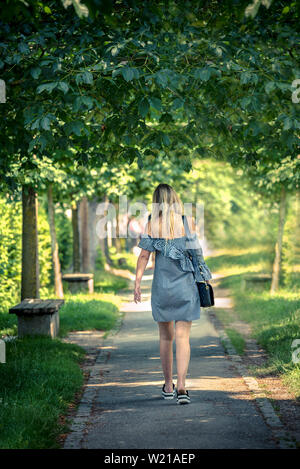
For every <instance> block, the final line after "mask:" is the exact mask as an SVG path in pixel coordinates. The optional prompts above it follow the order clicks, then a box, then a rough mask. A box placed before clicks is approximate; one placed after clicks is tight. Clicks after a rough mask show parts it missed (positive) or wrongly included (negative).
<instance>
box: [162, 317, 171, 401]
mask: <svg viewBox="0 0 300 469" xmlns="http://www.w3.org/2000/svg"><path fill="white" fill-rule="evenodd" d="M158 327H159V351H160V360H161V365H162V369H163V372H164V377H165V391H166V392H172V391H173V340H174V322H173V321H168V322H158Z"/></svg>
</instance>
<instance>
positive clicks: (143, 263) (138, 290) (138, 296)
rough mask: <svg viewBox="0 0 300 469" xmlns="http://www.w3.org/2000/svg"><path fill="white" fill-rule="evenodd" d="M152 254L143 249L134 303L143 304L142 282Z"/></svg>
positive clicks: (137, 270) (138, 263) (139, 261)
mask: <svg viewBox="0 0 300 469" xmlns="http://www.w3.org/2000/svg"><path fill="white" fill-rule="evenodd" d="M150 254H151V252H150V251H146V249H142V250H141V252H140V255H139V257H138V260H137V266H136V274H135V283H134V302H135V303H138V302H141V280H142V277H143V274H144V272H145V269H146V267H147V264H148V261H149V257H150Z"/></svg>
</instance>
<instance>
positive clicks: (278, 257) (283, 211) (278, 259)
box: [271, 186, 286, 294]
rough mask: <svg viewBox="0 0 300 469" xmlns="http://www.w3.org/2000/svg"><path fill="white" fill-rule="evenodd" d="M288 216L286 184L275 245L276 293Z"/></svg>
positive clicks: (274, 282) (282, 194)
mask: <svg viewBox="0 0 300 469" xmlns="http://www.w3.org/2000/svg"><path fill="white" fill-rule="evenodd" d="M285 218H286V191H285V188H284V186H282V188H281V194H280V208H279V223H278V232H277V242H276V246H275V258H274V263H273V272H272V283H271V293H272V294H273V293H275V292H276V291H277V290H278V288H279V281H280V273H281V255H282V239H283V231H284V224H285Z"/></svg>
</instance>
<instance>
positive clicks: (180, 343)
mask: <svg viewBox="0 0 300 469" xmlns="http://www.w3.org/2000/svg"><path fill="white" fill-rule="evenodd" d="M191 325H192V321H176V322H175V338H176V365H177V390H178V391H185V378H186V374H187V371H188V368H189V362H190V355H191V347H190V330H191Z"/></svg>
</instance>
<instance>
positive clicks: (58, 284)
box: [47, 184, 64, 298]
mask: <svg viewBox="0 0 300 469" xmlns="http://www.w3.org/2000/svg"><path fill="white" fill-rule="evenodd" d="M47 195H48V219H49V227H50V237H51V253H52V263H53V271H54V289H55V295H56V296H57V297H58V298H63V297H64V291H63V284H62V279H61V269H60V262H59V256H58V244H57V239H56V229H55V210H54V204H53V187H52V184H49V186H48V194H47Z"/></svg>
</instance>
